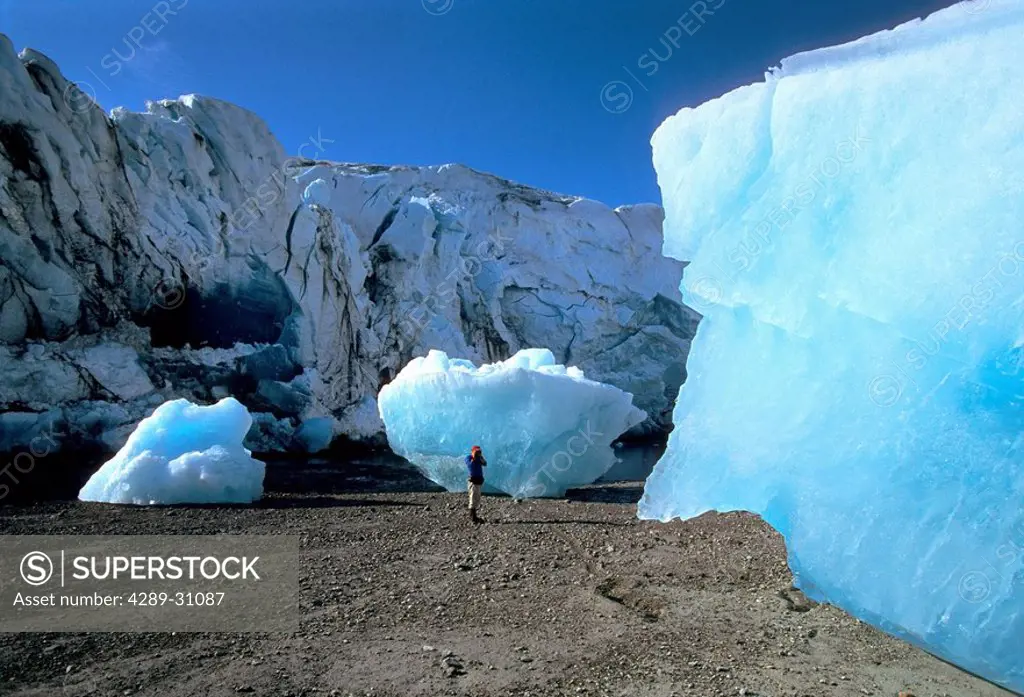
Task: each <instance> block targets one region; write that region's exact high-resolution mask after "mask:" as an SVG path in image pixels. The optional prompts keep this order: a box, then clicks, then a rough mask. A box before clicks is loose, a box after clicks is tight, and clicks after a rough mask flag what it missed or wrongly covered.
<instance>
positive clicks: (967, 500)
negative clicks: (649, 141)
mask: <svg viewBox="0 0 1024 697" xmlns="http://www.w3.org/2000/svg"><path fill="white" fill-rule="evenodd" d="M653 146H654V160H655V167H656V169H657V172H658V179H659V184H660V186H661V189H662V193H663V196H664V203H665V208H666V215H667V220H666V224H665V228H666V230H665V234H666V242H665V251H666V254H667V255H669V256H672V257H676V258H678V259H688V260H691V264H690V266H689V268H688V269H687V271H686V278H685V280H684V282H683V292H684V296H685V297H686V299H687V301H688V302H689V303H690V304H692V305H693V306H695V307H696V308H698V309H699V310H701V311H702V312H703V313H704V315H705V317H704V320H703V321H702V322H701V324H700V327H699V329H698V331H697V336H696V339H695V340H694V342H693V346H692V350H691V353H690V359H689V363H688V365H687V371H688V374H689V378H688V380H687V382H686V385H685V386H684V388H683V390H682V392H681V394H680V395H679V401H678V404H677V407H676V411H675V423H676V425H677V426H676V430H675V431H674V432H673V433H672V435H671V438H670V440H669V448H668V451H667V453H666V454H665V456H664V457H663V458H662V460H661V461H660V462H659V463H658V465H657V467H656V468H655V470H654V473H653V474H652V475H651V476H650V478H649V480H648V482H647V485H646V488H645V493H644V497H643V499H642V500H641V502H640V506H639V514H640V516H641V517H643V518H650V519H660V520H668V519H670V518H673V517H681V518H689V517H693V516H697V515H699V514H701V513H704V512H706V511H709V510H718V511H731V510H748V511H754V512H756V513H759V514H761V515H762V516H763V517H764V518H765V519H766V520H767V521H768V522H769V523H770V524H771V525H773V526H774V527H775V528H776V529H778V530H779V531H780V532H781V533H782V534H783V535H784V536H785V538H786V542H787V546H788V549H789V561H790V566H791V568H792V570H793V571H794V573H795V575H796V577H797V579H798V583H799V584H800V586H801V587H802V588H803V589H804V590H805V591H806V592H808V594H809V595H811V596H813V597H815V598H817V599H819V600H825V601H829V602H832V603H834V604H836V605H838V606H840V607H842V608H844V609H846V610H847V611H849V612H851V613H853V614H854V615H856V616H858V617H860V618H863V619H865V620H867V621H870V622H872V623H874V624H876V625H877V626H880V627H882V628H883V629H886V630H888V631H890V632H892V633H894V634H897V635H899V636H902V637H904V638H906V639H908V640H911V641H913V642H915V643H918V644H919V645H921V646H923V647H925V648H926V649H928V650H929V651H931V652H933V653H935V654H937V655H940V656H942V657H944V658H946V659H948V660H950V661H952V662H954V663H957V664H959V665H960V666H962V667H964V668H966V669H969V670H971V671H974V672H976V673H978V674H981V675H983V676H986V677H988V678H990V679H991V680H993V681H996V682H999V683H1001V684H1003V685H1006V686H1009V687H1011V688H1013V689H1015V690H1017V691H1024V461H1022V453H1021V445H1022V439H1021V436H1022V429H1024V405H1022V395H1024V372H1022V346H1024V2H1021V0H984V1H983V2H977V3H968V4H962V5H956V6H953V7H951V8H948V9H946V10H943V11H941V12H939V13H937V14H935V15H933V16H931V17H929V18H928V19H926V20H923V21H915V22H911V23H909V24H907V25H904V26H901V27H899V28H897V29H895V30H893V31H889V32H883V33H881V34H877V35H875V36H871V37H868V38H865V39H862V40H860V41H856V42H854V43H852V44H848V45H845V46H838V47H834V48H828V49H823V50H821V51H815V52H811V53H806V54H801V55H797V56H794V57H792V58H789V59H787V60H785V61H783V64H782V66H781V68H779V69H776V70H774V71H773V72H771V73H770V74H768V75H766V80H765V82H764V83H759V84H755V85H751V86H748V87H744V88H741V89H738V90H736V91H734V92H731V93H729V94H727V95H725V96H724V97H722V98H720V99H717V100H714V101H712V102H709V103H707V104H704V105H702V106H700V107H699V108H696V109H684V110H682V111H681V112H679V113H678V114H677V115H675V116H673V117H671V118H669V119H668V120H667V121H666V122H665V123H664V124H663V125H662V126H661V127H660V128H659V129H658V131H657V132H656V134H655V135H654V138H653Z"/></svg>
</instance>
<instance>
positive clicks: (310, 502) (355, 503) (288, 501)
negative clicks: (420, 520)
mask: <svg viewBox="0 0 1024 697" xmlns="http://www.w3.org/2000/svg"><path fill="white" fill-rule="evenodd" d="M426 505H427V504H425V503H413V502H411V501H389V500H386V499H369V500H367V499H340V498H335V497H333V496H311V497H301V498H264V499H260V501H259V502H258V503H256V504H255V505H254V507H255V508H270V509H282V508H359V507H365V508H376V507H388V506H412V507H413V508H423V507H424V506H426Z"/></svg>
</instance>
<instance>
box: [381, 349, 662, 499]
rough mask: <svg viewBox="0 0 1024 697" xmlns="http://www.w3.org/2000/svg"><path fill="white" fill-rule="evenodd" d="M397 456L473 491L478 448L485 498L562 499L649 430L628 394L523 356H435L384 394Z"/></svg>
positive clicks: (544, 355) (541, 354)
mask: <svg viewBox="0 0 1024 697" xmlns="http://www.w3.org/2000/svg"><path fill="white" fill-rule="evenodd" d="M379 402H380V415H381V419H382V420H383V421H384V425H385V426H386V427H387V436H388V442H389V443H390V444H391V449H392V450H394V451H395V452H396V453H398V454H399V455H401V456H402V457H404V458H406V459H407V460H409V461H410V462H412V463H413V464H415V465H416V466H417V467H418V468H419V469H420V470H421V471H422V472H423V473H424V474H425V475H426V476H427V477H428V478H430V479H431V480H433V481H434V482H437V483H438V484H440V485H442V486H444V487H445V488H447V489H448V490H449V491H463V490H465V488H466V482H467V471H466V465H465V462H464V458H465V457H466V455H467V454H468V453H469V449H470V447H471V446H473V445H479V446H480V447H481V448H482V449H483V452H484V456H485V457H486V458H487V468H486V471H485V472H484V480H485V483H484V490H485V491H492V492H494V491H498V492H504V493H506V494H509V495H511V496H514V497H516V498H527V497H542V496H548V497H551V496H562V495H564V494H565V490H566V489H570V488H573V487H578V486H583V485H585V484H591V483H592V482H594V481H596V480H597V479H599V478H600V477H601V475H603V474H604V473H605V472H607V471H608V470H609V468H611V466H612V465H614V464H615V462H616V457H615V451H614V450H612V448H611V444H612V441H614V440H615V439H616V438H617V437H618V436H619V435H621V434H622V433H624V432H625V431H627V430H629V429H630V428H632V427H633V426H636V425H637V424H639V423H641V422H643V420H644V419H645V418H646V416H647V415H646V414H645V413H644V412H643V411H641V410H640V409H637V408H636V407H634V406H633V395H631V394H629V393H628V392H623V391H622V390H620V389H618V388H616V387H612V386H611V385H605V384H603V383H600V382H595V381H593V380H588V379H587V378H586V377H585V376H584V374H583V372H582V371H581V370H580V369H579V368H577V367H575V366H568V367H566V366H564V365H560V364H558V363H556V361H555V356H554V354H552V353H551V351H549V350H548V349H537V348H533V349H523V350H521V351H519V352H518V353H516V355H514V356H512V357H511V358H509V359H508V360H506V361H501V362H499V363H491V364H487V365H482V366H479V367H477V366H475V365H473V363H472V361H467V360H463V359H458V358H449V357H448V355H447V354H445V353H444V352H443V351H431V352H430V353H429V354H427V355H426V356H424V357H418V358H414V359H413V360H412V361H410V362H409V365H407V366H405V367H404V368H403V369H402V370H401V372H399V373H398V375H397V376H396V377H395V379H394V380H392V381H391V382H390V383H388V384H387V385H385V386H384V389H382V390H381V391H380V398H379Z"/></svg>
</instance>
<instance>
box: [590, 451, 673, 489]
mask: <svg viewBox="0 0 1024 697" xmlns="http://www.w3.org/2000/svg"><path fill="white" fill-rule="evenodd" d="M664 453H665V446H664V445H628V446H625V447H622V448H619V449H617V450H616V451H615V454H616V455H617V456H618V458H619V462H618V463H617V464H615V466H613V467H612V468H611V469H610V470H608V472H607V473H605V475H604V476H603V477H601V478H600V479H599V480H598V481H599V482H642V481H644V480H645V479H647V477H648V476H649V475H650V473H651V470H653V469H654V465H655V464H657V462H658V460H659V458H661V456H662V455H663V454H664Z"/></svg>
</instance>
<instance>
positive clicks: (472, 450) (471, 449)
mask: <svg viewBox="0 0 1024 697" xmlns="http://www.w3.org/2000/svg"><path fill="white" fill-rule="evenodd" d="M469 452H471V453H479V452H482V451H481V450H480V446H479V445H474V446H473V447H472V448H470V449H469Z"/></svg>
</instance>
